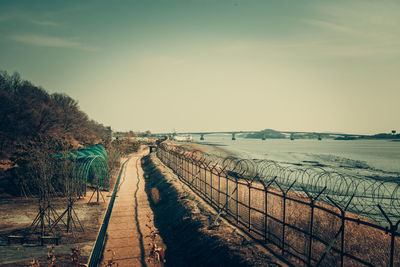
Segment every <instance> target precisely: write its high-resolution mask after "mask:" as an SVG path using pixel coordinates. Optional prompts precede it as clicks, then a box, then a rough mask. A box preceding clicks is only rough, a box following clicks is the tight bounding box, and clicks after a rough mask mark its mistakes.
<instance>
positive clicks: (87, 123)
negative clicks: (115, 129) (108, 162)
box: [0, 71, 111, 159]
mask: <svg viewBox="0 0 400 267" xmlns="http://www.w3.org/2000/svg"><path fill="white" fill-rule="evenodd" d="M110 133H111V128H109V127H104V126H103V125H101V124H99V123H97V122H95V121H93V120H89V118H88V116H87V115H86V114H85V113H84V112H83V111H81V110H80V109H79V106H78V102H77V101H76V100H74V99H73V98H71V97H70V96H68V95H66V94H62V93H53V94H49V93H48V92H46V91H45V90H44V89H43V88H40V87H37V86H35V85H33V84H32V83H31V82H29V81H26V80H22V79H21V77H20V75H19V74H18V73H14V74H12V75H9V74H8V73H7V72H5V71H1V72H0V151H1V154H0V158H3V159H4V158H9V156H10V155H11V154H12V153H13V152H14V151H15V150H16V147H17V146H21V145H23V144H24V143H29V142H31V141H32V140H35V139H37V138H38V137H39V138H43V137H51V138H52V139H55V140H59V141H62V142H63V143H68V144H70V145H71V146H72V147H74V148H77V147H80V146H87V145H93V144H96V143H102V142H104V141H106V139H107V135H109V134H110Z"/></svg>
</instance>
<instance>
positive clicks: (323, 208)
mask: <svg viewBox="0 0 400 267" xmlns="http://www.w3.org/2000/svg"><path fill="white" fill-rule="evenodd" d="M157 155H158V157H159V158H160V160H161V161H162V162H164V164H166V165H167V166H169V167H170V168H171V169H172V170H173V171H174V172H175V173H176V174H177V175H178V177H179V178H180V179H181V180H182V181H183V182H184V183H186V184H187V185H188V186H189V187H190V188H192V190H193V191H195V192H196V193H197V194H199V196H201V197H202V198H203V199H205V200H206V201H207V202H208V203H210V204H211V205H212V206H213V207H214V208H215V209H216V210H217V211H218V212H220V213H221V214H222V216H224V217H225V218H226V219H228V220H229V221H230V222H232V223H234V224H236V225H237V226H238V227H240V228H242V229H243V230H245V231H247V232H248V233H249V235H251V236H252V237H253V238H254V239H256V240H258V241H260V242H262V243H263V244H265V245H266V246H268V247H269V248H271V249H272V250H274V251H275V252H276V253H279V254H281V255H285V256H287V258H288V259H289V261H291V262H292V263H293V264H295V265H296V266H301V265H302V266H400V255H399V253H396V252H398V251H399V247H400V240H399V236H400V233H399V231H398V225H399V223H400V205H399V204H400V191H399V187H400V185H399V183H398V181H395V180H391V181H387V180H386V181H382V180H376V179H371V178H367V177H361V176H348V175H344V174H342V173H339V172H335V171H331V170H330V171H328V170H324V169H322V168H295V167H287V166H281V165H279V164H278V163H276V162H274V161H269V160H249V159H240V158H234V157H228V158H220V157H216V156H215V155H210V154H206V153H203V152H199V151H189V150H185V149H184V148H182V147H181V146H174V145H171V144H168V143H161V144H160V145H159V149H158V150H157Z"/></svg>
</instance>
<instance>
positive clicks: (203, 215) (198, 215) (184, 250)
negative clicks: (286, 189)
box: [142, 153, 286, 266]
mask: <svg viewBox="0 0 400 267" xmlns="http://www.w3.org/2000/svg"><path fill="white" fill-rule="evenodd" d="M142 167H143V169H144V171H145V178H146V190H147V192H148V194H149V195H150V196H151V195H152V194H154V192H155V191H157V192H158V193H157V194H158V197H157V199H158V200H157V201H152V202H151V205H152V208H153V212H154V222H155V225H156V227H157V228H158V230H159V232H160V235H161V237H162V238H163V241H164V243H165V244H166V247H167V250H166V254H165V255H166V256H165V257H166V264H165V266H286V264H285V263H284V262H282V261H280V260H279V259H277V258H276V257H274V256H273V255H272V254H271V253H270V252H269V251H267V250H266V249H265V248H264V247H262V246H261V245H259V244H258V243H256V242H255V241H253V240H252V239H251V238H249V237H248V236H247V235H245V234H244V233H243V232H241V231H240V230H238V229H237V228H235V227H233V226H232V225H231V224H229V223H228V222H227V221H225V220H223V219H221V218H220V219H218V220H217V223H216V224H213V222H214V220H215V218H216V214H217V213H216V211H215V210H214V209H212V208H211V207H210V206H209V205H208V204H207V203H205V202H204V201H203V200H202V199H201V198H199V197H198V196H196V195H195V194H194V193H193V192H192V191H191V190H190V189H188V187H187V186H186V185H184V184H182V183H181V182H180V181H179V179H178V178H177V176H176V175H175V174H174V173H173V172H172V171H171V170H170V169H169V168H167V167H166V166H164V164H163V163H161V162H160V160H159V159H158V158H157V157H156V156H155V154H154V153H152V154H151V155H150V156H148V157H145V158H144V159H143V161H142Z"/></svg>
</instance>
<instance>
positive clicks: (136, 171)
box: [101, 149, 161, 266]
mask: <svg viewBox="0 0 400 267" xmlns="http://www.w3.org/2000/svg"><path fill="white" fill-rule="evenodd" d="M147 151H148V149H147V150H146V152H147ZM144 154H145V152H144V151H142V152H139V153H137V154H134V155H133V156H132V157H131V158H130V160H129V162H128V163H127V164H126V168H125V170H124V173H123V176H122V177H121V181H120V188H119V191H118V193H117V198H116V199H115V203H114V208H113V211H112V214H111V218H110V223H109V225H108V229H107V236H108V238H107V243H106V246H105V249H104V254H103V262H102V265H101V266H106V264H107V263H109V262H110V261H112V262H115V263H117V264H118V266H147V264H148V263H149V260H150V251H151V245H149V244H151V243H154V241H152V240H153V239H151V237H150V236H149V235H150V231H151V230H156V228H155V227H154V224H153V213H152V210H151V208H150V204H149V201H148V198H147V194H146V192H145V190H144V186H145V184H144V178H143V170H142V168H141V166H140V159H141V157H142V156H143V155H144ZM157 238H158V242H160V240H159V237H157ZM149 265H151V266H153V262H151V264H149ZM113 266H116V265H113ZM155 266H161V264H156V265H155Z"/></svg>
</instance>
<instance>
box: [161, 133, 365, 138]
mask: <svg viewBox="0 0 400 267" xmlns="http://www.w3.org/2000/svg"><path fill="white" fill-rule="evenodd" d="M262 132H263V131H224V132H218V131H215V132H174V133H161V134H157V135H159V136H169V137H172V136H174V135H194V134H196V135H200V140H204V139H205V138H204V136H205V135H209V134H231V135H232V140H236V135H237V134H256V133H262ZM275 132H276V133H281V134H287V135H289V136H290V139H291V140H294V139H296V137H297V138H299V137H300V136H302V137H304V136H308V137H309V139H313V138H310V137H314V139H318V140H322V138H336V137H342V138H357V137H364V136H367V135H360V134H343V133H319V132H296V131H275ZM267 135H268V134H267V133H265V132H264V133H263V135H262V136H261V138H260V139H262V140H266V139H268V137H267Z"/></svg>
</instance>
